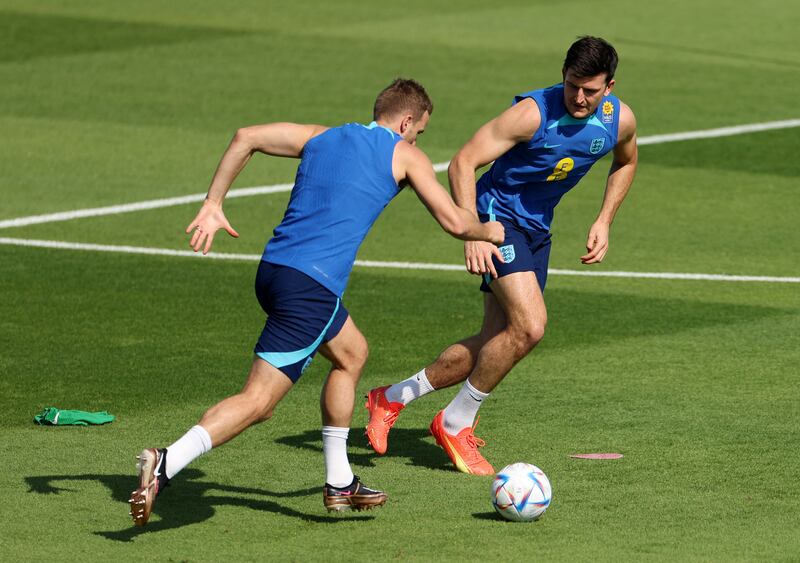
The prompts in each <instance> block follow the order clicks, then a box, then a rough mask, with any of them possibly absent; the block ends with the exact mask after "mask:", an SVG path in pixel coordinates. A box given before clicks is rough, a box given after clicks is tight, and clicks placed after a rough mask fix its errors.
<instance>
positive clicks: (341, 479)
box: [322, 426, 353, 488]
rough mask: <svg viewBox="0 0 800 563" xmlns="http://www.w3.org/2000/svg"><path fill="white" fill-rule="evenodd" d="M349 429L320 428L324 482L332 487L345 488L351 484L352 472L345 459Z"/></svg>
mask: <svg viewBox="0 0 800 563" xmlns="http://www.w3.org/2000/svg"><path fill="white" fill-rule="evenodd" d="M349 432H350V429H349V428H339V427H336V426H323V427H322V453H323V454H325V482H326V483H328V484H329V485H331V486H332V487H338V488H341V487H346V486H347V485H349V484H350V483H352V482H353V470H352V469H350V461H348V459H347V434H348V433H349Z"/></svg>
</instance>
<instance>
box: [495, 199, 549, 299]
mask: <svg viewBox="0 0 800 563" xmlns="http://www.w3.org/2000/svg"><path fill="white" fill-rule="evenodd" d="M480 218H481V221H484V222H486V221H488V220H489V216H488V215H481V216H480ZM495 221H500V222H501V223H502V224H503V227H504V228H505V230H506V238H505V240H504V241H503V244H501V245H499V246H498V248H499V249H500V252H502V253H503V258H504V259H505V263H501V262H499V261H498V260H497V258H496V257H494V256H492V262H493V263H494V267H495V269H496V270H497V277H498V278H502V277H503V276H507V275H509V274H513V273H515V272H533V273H534V274H536V281H538V282H539V289H541V290H542V293H544V285H545V283H547V264H548V262H549V261H550V233H549V232H544V231H535V230H532V229H524V228H522V227H520V226H519V225H517V224H516V223H512V222H511V221H508V220H506V219H504V218H502V217H497V218H495ZM492 281H493V280H492V276H491V274H485V275H484V276H483V281H482V282H481V291H484V292H486V293H491V291H492V289H491V283H492Z"/></svg>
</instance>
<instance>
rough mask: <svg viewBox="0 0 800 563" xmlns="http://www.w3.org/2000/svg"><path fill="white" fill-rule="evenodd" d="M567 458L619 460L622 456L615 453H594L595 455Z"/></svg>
mask: <svg viewBox="0 0 800 563" xmlns="http://www.w3.org/2000/svg"><path fill="white" fill-rule="evenodd" d="M569 457H572V458H575V459H619V458H621V457H623V455H622V454H615V453H596V454H570V456H569Z"/></svg>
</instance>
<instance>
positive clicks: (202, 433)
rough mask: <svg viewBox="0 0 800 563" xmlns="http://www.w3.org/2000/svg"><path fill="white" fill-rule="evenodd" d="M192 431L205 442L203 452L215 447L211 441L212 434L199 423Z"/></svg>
mask: <svg viewBox="0 0 800 563" xmlns="http://www.w3.org/2000/svg"><path fill="white" fill-rule="evenodd" d="M190 431H191V432H194V433H195V435H197V437H198V438H200V441H201V442H203V453H206V452H207V451H209V450H211V448H212V447H214V446H213V444H212V443H211V434H209V433H208V431H207V430H206V429H205V428H203V427H202V426H200V425H199V424H196V425H194V426H192V428H191V429H190Z"/></svg>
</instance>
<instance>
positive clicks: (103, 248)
mask: <svg viewBox="0 0 800 563" xmlns="http://www.w3.org/2000/svg"><path fill="white" fill-rule="evenodd" d="M0 244H5V245H12V246H28V247H36V248H55V249H60V250H83V251H91V252H117V253H123V254H147V255H156V256H180V257H184V258H203V259H206V260H238V261H245V262H256V261H258V260H260V259H261V254H232V253H231V254H229V253H220V252H215V253H212V254H208V255H205V256H204V255H203V254H201V253H195V252H192V251H191V250H172V249H168V248H148V247H143V246H120V245H111V244H91V243H81V242H62V241H57V240H36V239H17V238H8V237H0ZM355 265H356V266H361V267H364V268H392V269H400V270H438V271H442V270H445V271H455V272H460V271H463V270H464V266H462V265H460V264H435V263H430V262H378V261H374V260H356V262H355ZM548 274H550V275H556V276H592V277H601V278H603V277H606V278H648V279H661V280H701V281H728V282H768V283H800V277H774V276H737V275H723V274H685V273H675V272H603V271H594V272H588V271H580V270H560V269H555V268H551V269H550V270H548Z"/></svg>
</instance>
